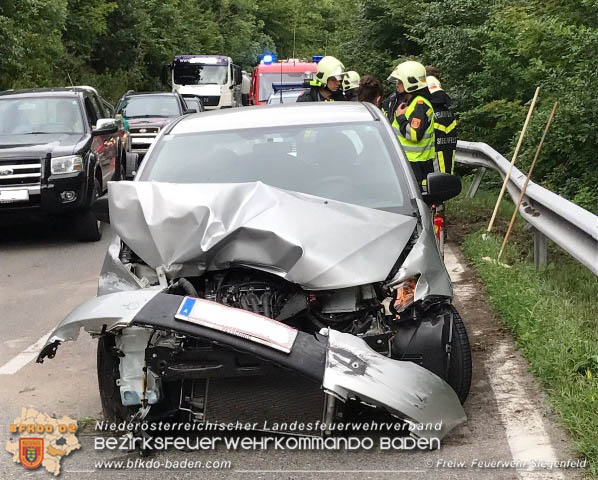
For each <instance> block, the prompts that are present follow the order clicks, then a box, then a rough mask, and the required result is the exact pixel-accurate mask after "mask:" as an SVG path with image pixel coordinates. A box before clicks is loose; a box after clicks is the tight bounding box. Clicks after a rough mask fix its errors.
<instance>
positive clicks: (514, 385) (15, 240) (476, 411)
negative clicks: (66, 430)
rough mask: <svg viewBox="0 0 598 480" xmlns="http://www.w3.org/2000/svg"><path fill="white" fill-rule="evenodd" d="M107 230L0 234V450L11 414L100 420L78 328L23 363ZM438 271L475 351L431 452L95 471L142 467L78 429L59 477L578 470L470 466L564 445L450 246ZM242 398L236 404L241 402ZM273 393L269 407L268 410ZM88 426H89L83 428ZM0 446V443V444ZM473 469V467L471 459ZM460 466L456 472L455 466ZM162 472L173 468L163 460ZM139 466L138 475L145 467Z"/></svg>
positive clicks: (68, 306) (79, 283)
mask: <svg viewBox="0 0 598 480" xmlns="http://www.w3.org/2000/svg"><path fill="white" fill-rule="evenodd" d="M109 236H110V234H109V232H105V235H104V238H103V239H102V241H101V242H98V243H93V244H89V243H88V244H81V243H77V242H75V241H74V240H72V239H71V237H70V234H69V232H68V231H66V230H64V229H56V230H54V229H53V228H52V227H51V226H35V227H29V228H23V227H21V228H11V229H9V230H8V231H6V230H4V231H1V232H0V372H4V373H0V432H3V433H1V434H0V443H1V444H2V445H4V442H5V440H6V439H7V438H8V426H9V424H10V423H11V422H13V421H14V419H15V417H17V416H18V415H19V414H20V412H21V408H22V407H33V408H36V409H37V410H39V411H42V412H44V413H48V414H50V415H52V416H55V417H61V416H64V415H67V416H70V417H73V418H75V419H78V420H81V419H101V407H100V401H99V395H98V390H97V379H96V371H95V360H96V359H95V341H94V340H92V339H91V338H90V337H89V335H87V334H86V333H84V332H82V333H81V335H80V337H79V340H78V341H77V342H71V343H66V344H64V345H62V346H61V347H60V349H59V350H58V353H57V355H56V358H55V359H53V360H46V362H45V363H44V364H43V365H39V364H35V363H34V362H33V361H30V362H28V363H27V360H28V359H31V358H32V357H34V355H35V353H36V350H37V349H38V348H39V343H40V342H39V341H40V339H43V337H44V336H45V335H47V334H48V333H49V332H50V331H51V330H52V329H53V327H54V326H55V325H56V324H57V323H58V322H59V321H60V320H61V319H62V318H63V317H64V316H65V315H66V314H68V313H69V312H70V311H71V310H72V309H73V308H74V307H75V306H77V305H78V304H79V303H81V302H83V301H85V300H86V299H88V298H90V297H92V296H93V295H95V291H96V282H97V275H98V273H99V270H100V267H101V263H102V260H103V256H104V253H105V250H106V245H107V244H108V240H109ZM447 265H448V268H449V271H450V273H451V276H452V277H453V280H454V281H455V292H456V295H457V301H456V304H457V307H458V308H459V310H460V312H461V314H462V316H463V317H464V320H465V322H466V324H467V327H468V331H469V335H470V341H471V344H472V345H473V350H474V359H473V361H474V378H473V384H472V389H471V393H470V396H469V399H468V400H467V402H466V405H465V410H466V413H467V416H468V421H467V423H465V424H464V425H462V426H460V427H458V428H456V429H455V430H453V431H452V432H451V433H450V434H449V436H447V437H446V438H445V439H444V440H443V443H442V447H441V449H440V450H435V451H410V452H407V451H380V450H378V449H377V448H373V449H372V450H369V451H364V450H360V451H348V452H345V451H342V452H338V451H336V452H335V451H289V450H287V451H278V450H266V451H260V450H258V451H242V450H239V451H235V450H226V449H224V448H219V449H217V450H216V451H207V452H205V451H204V452H180V451H175V450H172V449H171V450H169V451H167V452H165V453H160V454H155V455H154V456H152V457H150V460H152V461H159V462H162V464H161V466H160V467H159V468H158V469H154V468H152V467H153V466H154V465H155V463H152V464H151V465H148V464H147V463H146V464H143V465H140V464H139V463H138V464H137V466H138V467H140V468H136V469H128V470H105V469H100V468H98V465H97V462H98V461H102V460H113V459H117V460H124V461H125V462H126V461H131V462H134V461H135V460H137V461H139V460H144V461H145V460H147V459H142V458H141V457H139V455H138V454H137V453H116V454H114V453H111V452H108V451H96V450H94V438H95V437H96V436H97V434H96V432H94V430H93V427H92V426H89V427H88V428H86V429H85V430H84V431H83V432H82V433H80V434H79V440H80V443H81V445H82V448H81V449H80V450H78V451H75V452H73V453H71V454H70V455H69V456H68V457H66V458H63V459H62V462H61V465H62V472H61V477H62V478H66V479H87V478H96V477H97V478H120V477H128V478H131V479H141V478H158V477H160V478H161V479H164V480H165V479H171V478H172V479H174V478H180V477H185V476H193V477H197V476H198V475H207V476H208V477H209V478H211V477H218V478H272V479H274V478H322V477H324V478H341V477H351V478H393V479H397V478H405V479H420V478H422V479H423V478H432V479H452V478H455V479H456V478H459V479H460V480H461V479H470V478H472V479H477V478H488V479H490V478H492V479H519V478H521V479H527V478H530V479H560V478H566V479H569V478H576V477H577V476H578V471H574V470H567V471H552V470H545V469H539V470H534V471H530V470H529V469H528V468H527V467H525V468H519V469H515V468H479V467H478V466H477V465H479V464H480V463H483V462H486V461H502V462H509V461H512V460H517V461H519V462H521V463H520V465H524V464H526V463H527V464H528V466H529V464H531V462H532V461H542V460H543V461H553V460H555V459H558V460H567V459H570V458H574V456H573V455H572V454H571V451H570V449H569V442H568V440H567V438H566V436H565V435H564V434H563V432H562V431H561V429H560V428H558V427H557V426H556V422H555V421H554V418H553V415H552V414H551V413H550V411H549V410H548V409H547V407H546V402H545V400H544V398H543V396H542V395H541V393H540V392H539V390H538V387H537V385H536V383H535V382H534V380H533V378H532V377H531V376H530V374H529V373H528V371H527V365H526V362H525V360H524V359H522V358H521V356H520V355H519V354H518V353H517V351H516V350H515V348H514V343H513V341H512V339H511V338H510V337H509V335H508V334H507V332H506V331H505V330H504V329H503V328H502V327H501V326H500V325H499V323H498V321H497V320H496V319H495V318H494V316H493V314H492V312H491V311H490V309H489V308H488V306H487V305H486V303H485V301H484V299H483V289H482V287H481V286H480V284H479V283H478V281H477V280H476V279H475V276H474V275H473V274H472V272H471V271H470V270H469V269H468V268H467V267H466V266H465V265H464V263H463V258H462V257H461V254H460V253H459V252H458V251H457V250H456V249H455V248H452V249H451V250H450V251H449V252H447ZM251 400H252V399H251V398H248V399H247V401H248V402H251ZM276 405H277V403H276V398H273V399H272V405H270V406H269V408H276ZM91 425H93V422H91ZM2 450H4V447H2ZM182 460H193V461H197V460H201V461H204V462H205V461H212V462H213V461H222V462H224V461H230V468H223V469H218V470H214V469H212V470H206V469H191V470H184V469H183V470H180V469H179V470H169V469H166V468H165V466H164V464H165V463H166V462H167V461H170V462H175V461H182ZM476 461H477V462H478V463H477V464H474V462H476ZM459 464H461V465H459ZM171 465H172V464H171ZM148 467H149V468H148ZM31 477H36V478H37V477H39V478H42V477H45V478H49V477H50V474H49V473H48V472H46V471H45V470H43V468H40V469H39V470H36V471H27V470H25V469H24V468H23V467H22V466H21V465H18V464H15V463H13V461H12V458H11V455H10V454H9V453H8V452H2V453H0V478H2V479H8V478H31Z"/></svg>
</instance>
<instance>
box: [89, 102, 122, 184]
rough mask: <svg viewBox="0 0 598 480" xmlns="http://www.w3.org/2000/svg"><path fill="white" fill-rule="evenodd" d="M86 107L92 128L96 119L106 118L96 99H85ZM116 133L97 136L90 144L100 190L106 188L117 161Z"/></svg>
mask: <svg viewBox="0 0 598 480" xmlns="http://www.w3.org/2000/svg"><path fill="white" fill-rule="evenodd" d="M85 102H86V105H87V104H89V108H90V109H91V111H92V112H93V126H94V127H95V125H96V124H97V121H98V119H100V118H106V117H107V114H106V113H104V110H103V108H102V106H101V104H100V101H99V100H98V98H97V97H96V96H95V95H93V94H90V95H89V96H88V97H86V100H85ZM117 147H118V132H117V133H112V134H108V135H98V136H96V137H94V139H93V142H92V150H93V151H94V153H95V154H96V157H97V159H98V165H99V166H100V170H101V172H102V189H104V188H105V187H106V184H107V182H108V181H109V180H111V179H112V177H113V176H114V172H115V170H116V165H117V159H118V149H117Z"/></svg>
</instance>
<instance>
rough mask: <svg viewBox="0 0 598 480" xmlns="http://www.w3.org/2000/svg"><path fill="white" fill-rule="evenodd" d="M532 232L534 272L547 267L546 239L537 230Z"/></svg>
mask: <svg viewBox="0 0 598 480" xmlns="http://www.w3.org/2000/svg"><path fill="white" fill-rule="evenodd" d="M533 232H534V267H535V269H536V272H537V271H539V270H540V269H543V268H546V265H548V239H547V238H546V236H545V235H544V234H543V233H542V232H541V231H540V230H537V229H535V228H534V229H533Z"/></svg>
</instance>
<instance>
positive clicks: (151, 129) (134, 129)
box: [130, 127, 160, 135]
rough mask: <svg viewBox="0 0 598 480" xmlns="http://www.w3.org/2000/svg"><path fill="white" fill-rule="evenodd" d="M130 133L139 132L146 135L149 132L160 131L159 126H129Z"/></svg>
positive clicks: (155, 132)
mask: <svg viewBox="0 0 598 480" xmlns="http://www.w3.org/2000/svg"><path fill="white" fill-rule="evenodd" d="M130 130H131V135H133V134H140V135H147V134H148V133H150V134H157V133H158V132H159V131H160V127H131V129H130Z"/></svg>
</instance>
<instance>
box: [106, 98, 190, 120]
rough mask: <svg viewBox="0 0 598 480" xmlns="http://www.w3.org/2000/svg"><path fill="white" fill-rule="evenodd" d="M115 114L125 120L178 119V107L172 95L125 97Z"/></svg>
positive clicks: (179, 113) (179, 112)
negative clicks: (139, 118)
mask: <svg viewBox="0 0 598 480" xmlns="http://www.w3.org/2000/svg"><path fill="white" fill-rule="evenodd" d="M116 113H122V114H123V116H125V117H126V118H138V117H178V116H179V115H181V111H180V106H179V102H178V100H177V98H176V97H175V96H174V95H133V96H130V97H125V99H124V100H123V101H122V102H121V104H120V105H119V106H118V111H117V112H116Z"/></svg>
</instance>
